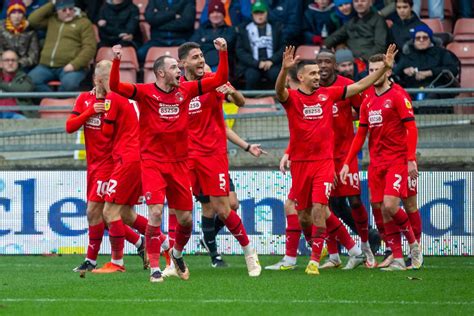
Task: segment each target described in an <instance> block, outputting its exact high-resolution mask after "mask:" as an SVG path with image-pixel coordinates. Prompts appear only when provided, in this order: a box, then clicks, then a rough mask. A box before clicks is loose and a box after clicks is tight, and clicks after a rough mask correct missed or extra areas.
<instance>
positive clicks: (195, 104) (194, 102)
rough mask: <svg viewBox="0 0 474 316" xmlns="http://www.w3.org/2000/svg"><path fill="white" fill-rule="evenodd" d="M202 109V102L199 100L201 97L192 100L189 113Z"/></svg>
mask: <svg viewBox="0 0 474 316" xmlns="http://www.w3.org/2000/svg"><path fill="white" fill-rule="evenodd" d="M200 108H201V100H200V99H199V96H197V97H195V98H192V99H191V102H189V111H190V112H193V111H197V110H199V109H200Z"/></svg>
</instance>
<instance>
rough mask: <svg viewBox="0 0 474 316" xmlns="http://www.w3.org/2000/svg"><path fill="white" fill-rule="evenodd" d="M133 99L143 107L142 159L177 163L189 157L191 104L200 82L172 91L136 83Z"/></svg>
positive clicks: (192, 82)
mask: <svg viewBox="0 0 474 316" xmlns="http://www.w3.org/2000/svg"><path fill="white" fill-rule="evenodd" d="M134 86H135V88H136V90H135V93H134V95H133V96H132V99H134V100H136V101H138V105H139V108H140V147H141V157H142V159H152V160H157V161H161V162H177V161H183V160H186V159H187V157H188V121H189V120H188V115H189V101H190V100H191V99H192V98H194V97H195V96H197V95H198V94H199V90H200V86H199V82H198V81H189V82H183V83H180V85H179V88H177V89H173V90H171V91H170V92H165V91H163V90H161V89H160V88H159V87H158V86H157V85H156V84H155V83H148V84H136V85H134Z"/></svg>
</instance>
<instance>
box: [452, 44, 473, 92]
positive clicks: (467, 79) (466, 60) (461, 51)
mask: <svg viewBox="0 0 474 316" xmlns="http://www.w3.org/2000/svg"><path fill="white" fill-rule="evenodd" d="M447 48H448V49H449V50H450V51H451V52H453V53H454V54H455V55H456V56H457V57H458V58H459V60H460V61H461V87H463V88H474V43H468V42H454V43H451V44H449V45H448V47H447Z"/></svg>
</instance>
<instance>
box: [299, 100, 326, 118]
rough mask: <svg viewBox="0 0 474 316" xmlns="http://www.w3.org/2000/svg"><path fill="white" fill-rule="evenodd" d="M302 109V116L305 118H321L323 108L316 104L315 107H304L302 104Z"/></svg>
mask: <svg viewBox="0 0 474 316" xmlns="http://www.w3.org/2000/svg"><path fill="white" fill-rule="evenodd" d="M303 106H304V109H303V115H304V116H305V117H311V118H321V117H322V116H323V108H322V107H321V104H319V103H318V104H316V105H306V104H303Z"/></svg>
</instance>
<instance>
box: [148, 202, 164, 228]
mask: <svg viewBox="0 0 474 316" xmlns="http://www.w3.org/2000/svg"><path fill="white" fill-rule="evenodd" d="M161 213H162V210H161V207H160V206H158V205H152V206H149V207H148V220H149V221H150V222H151V223H153V224H155V225H156V224H161Z"/></svg>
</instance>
